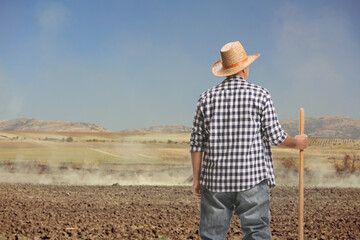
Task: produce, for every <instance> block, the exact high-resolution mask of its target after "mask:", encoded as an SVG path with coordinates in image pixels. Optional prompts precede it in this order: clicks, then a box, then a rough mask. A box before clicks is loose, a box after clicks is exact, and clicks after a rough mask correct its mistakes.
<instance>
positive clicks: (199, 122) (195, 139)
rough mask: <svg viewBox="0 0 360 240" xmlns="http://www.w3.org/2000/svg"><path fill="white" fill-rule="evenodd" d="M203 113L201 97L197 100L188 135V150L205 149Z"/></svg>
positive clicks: (198, 150)
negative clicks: (189, 134) (189, 135)
mask: <svg viewBox="0 0 360 240" xmlns="http://www.w3.org/2000/svg"><path fill="white" fill-rule="evenodd" d="M205 139H206V136H205V127H204V113H203V107H202V104H201V98H200V99H199V101H198V104H197V107H196V112H195V116H194V121H193V128H192V130H191V137H190V152H204V150H205V141H206V140H205Z"/></svg>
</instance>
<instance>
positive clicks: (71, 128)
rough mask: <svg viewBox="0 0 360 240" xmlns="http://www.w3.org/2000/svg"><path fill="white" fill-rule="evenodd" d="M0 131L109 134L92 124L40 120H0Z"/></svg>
mask: <svg viewBox="0 0 360 240" xmlns="http://www.w3.org/2000/svg"><path fill="white" fill-rule="evenodd" d="M0 130H1V131H46V132H110V131H109V130H107V129H105V128H102V127H100V126H97V125H95V124H92V123H82V122H64V121H47V120H40V119H29V118H17V119H12V120H6V119H0Z"/></svg>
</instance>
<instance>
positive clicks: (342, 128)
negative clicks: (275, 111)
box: [122, 116, 360, 139]
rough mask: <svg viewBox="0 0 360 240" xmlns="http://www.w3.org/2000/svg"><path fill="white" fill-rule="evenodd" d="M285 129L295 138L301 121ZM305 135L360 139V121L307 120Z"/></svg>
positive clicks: (180, 129)
mask: <svg viewBox="0 0 360 240" xmlns="http://www.w3.org/2000/svg"><path fill="white" fill-rule="evenodd" d="M281 126H282V127H283V129H284V130H285V131H286V132H287V133H289V134H290V136H292V137H294V136H295V135H297V134H299V119H288V120H283V121H281ZM122 132H127V133H190V132H191V127H186V126H181V125H166V126H157V127H149V128H136V129H128V130H124V131H122ZM305 133H306V134H307V135H308V136H309V137H318V138H337V139H360V120H358V119H354V118H349V117H345V116H319V117H308V118H305Z"/></svg>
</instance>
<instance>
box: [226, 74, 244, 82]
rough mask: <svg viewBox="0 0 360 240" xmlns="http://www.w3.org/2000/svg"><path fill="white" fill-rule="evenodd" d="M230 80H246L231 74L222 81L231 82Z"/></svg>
mask: <svg viewBox="0 0 360 240" xmlns="http://www.w3.org/2000/svg"><path fill="white" fill-rule="evenodd" d="M231 81H246V79H245V78H243V77H240V76H237V75H232V76H228V77H226V79H225V80H224V81H223V83H226V82H231Z"/></svg>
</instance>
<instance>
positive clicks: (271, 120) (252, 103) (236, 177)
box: [190, 76, 287, 192]
mask: <svg viewBox="0 0 360 240" xmlns="http://www.w3.org/2000/svg"><path fill="white" fill-rule="evenodd" d="M286 136H287V134H286V132H284V131H283V130H282V128H281V125H280V123H279V120H278V118H277V114H276V111H275V108H274V105H273V102H272V100H271V96H270V93H269V91H268V90H266V89H265V88H263V87H260V86H257V85H255V84H252V83H249V82H247V81H246V80H245V79H243V78H242V77H239V76H230V77H227V78H226V79H225V80H224V81H223V82H221V83H220V84H218V85H217V86H215V87H213V88H210V89H208V90H207V91H205V92H204V93H203V94H201V95H200V98H199V101H198V104H197V108H196V113H195V117H194V122H193V128H192V132H191V138H190V152H204V156H203V162H202V168H201V176H200V183H201V185H202V186H204V187H206V188H207V189H209V190H210V191H213V192H238V191H244V190H247V189H249V188H252V187H254V186H255V185H256V184H258V183H260V182H261V181H262V180H265V179H267V180H268V181H269V184H270V186H275V176H274V168H273V160H272V153H271V144H273V145H279V144H281V143H282V142H283V141H284V140H285V138H286Z"/></svg>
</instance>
